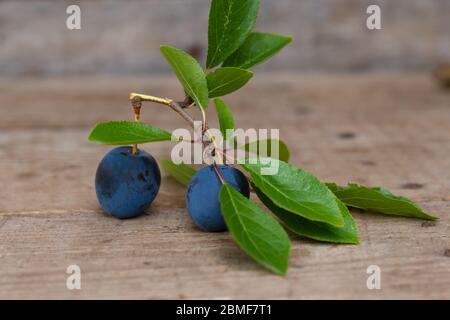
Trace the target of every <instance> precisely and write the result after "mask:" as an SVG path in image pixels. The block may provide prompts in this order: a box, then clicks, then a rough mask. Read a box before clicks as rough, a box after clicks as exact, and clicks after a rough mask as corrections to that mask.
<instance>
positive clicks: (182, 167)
mask: <svg viewBox="0 0 450 320" xmlns="http://www.w3.org/2000/svg"><path fill="white" fill-rule="evenodd" d="M159 162H160V164H161V166H162V168H163V169H164V171H165V172H166V173H167V174H169V175H170V176H172V177H173V178H174V179H175V180H177V181H178V182H179V183H181V184H182V185H184V186H186V187H187V186H188V185H189V182H190V181H191V179H192V177H193V176H194V175H195V173H196V172H197V171H196V170H195V169H194V167H192V166H190V165H187V164H184V163H181V164H175V163H173V162H172V160H169V159H163V160H160V161H159Z"/></svg>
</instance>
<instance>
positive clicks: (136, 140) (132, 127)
mask: <svg viewBox="0 0 450 320" xmlns="http://www.w3.org/2000/svg"><path fill="white" fill-rule="evenodd" d="M171 139H172V135H171V134H170V133H169V132H167V131H164V130H162V129H159V128H156V127H152V126H151V125H148V124H145V123H137V122H132V121H109V122H100V123H97V125H96V126H95V128H94V129H93V130H92V131H91V133H90V135H89V141H91V142H96V143H102V144H108V145H127V144H140V143H146V142H156V141H170V140H171Z"/></svg>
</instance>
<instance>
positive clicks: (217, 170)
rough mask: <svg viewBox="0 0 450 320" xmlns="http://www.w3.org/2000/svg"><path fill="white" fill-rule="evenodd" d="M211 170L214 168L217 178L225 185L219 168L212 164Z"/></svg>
mask: <svg viewBox="0 0 450 320" xmlns="http://www.w3.org/2000/svg"><path fill="white" fill-rule="evenodd" d="M213 168H214V171H215V172H216V174H217V176H218V177H219V180H220V182H221V183H222V184H225V183H226V181H225V178H224V177H223V175H222V172H220V170H219V167H218V166H217V163H216V162H214V163H213Z"/></svg>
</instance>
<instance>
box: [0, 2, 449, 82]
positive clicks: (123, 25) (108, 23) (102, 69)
mask: <svg viewBox="0 0 450 320" xmlns="http://www.w3.org/2000/svg"><path fill="white" fill-rule="evenodd" d="M69 4H79V5H80V7H81V21H82V29H81V30H75V31H71V30H68V29H67V28H66V24H65V23H66V17H67V14H66V8H67V6H68V5H69ZM370 4H378V5H380V7H381V10H382V26H383V29H382V30H380V31H369V30H368V29H367V28H366V18H367V14H366V9H367V7H368V6H369V5H370ZM208 10H209V0H128V1H118V0H96V1H92V0H82V1H72V0H64V1H62V0H34V1H24V0H19V1H17V0H3V1H0V76H14V77H20V76H24V75H32V76H55V75H57V76H61V75H66V76H68V75H74V74H75V75H79V74H96V75H98V74H107V75H111V74H128V75H132V74H140V75H143V74H149V73H152V72H166V71H168V70H169V69H168V66H167V63H166V62H165V61H164V59H163V57H162V56H161V55H160V53H159V45H160V44H169V45H172V46H176V47H179V48H182V49H185V50H188V51H191V52H199V51H200V52H203V54H204V53H205V50H206V44H207V22H208V21H207V20H208ZM449 16H450V1H448V0H427V1H424V0H276V1H274V0H261V9H260V16H259V19H258V23H257V26H256V29H257V30H261V31H272V32H279V33H285V34H291V35H293V36H294V37H295V39H296V41H295V42H294V44H292V45H291V47H290V49H289V50H285V51H284V52H283V53H281V54H280V55H279V56H277V57H276V58H275V59H273V60H272V61H271V62H270V63H269V64H266V65H264V66H261V67H259V68H258V70H283V71H303V72H305V71H321V72H324V71H325V72H330V71H332V72H335V71H347V72H348V71H351V72H354V71H377V70H403V71H404V70H414V71H419V70H422V71H423V70H429V69H432V68H433V67H434V66H435V65H436V64H438V63H440V62H444V61H450V19H449Z"/></svg>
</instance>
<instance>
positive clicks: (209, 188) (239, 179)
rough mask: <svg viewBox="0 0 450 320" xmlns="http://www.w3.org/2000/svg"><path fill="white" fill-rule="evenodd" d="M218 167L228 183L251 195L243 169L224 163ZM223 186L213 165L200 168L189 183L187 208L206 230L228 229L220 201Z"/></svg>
mask: <svg viewBox="0 0 450 320" xmlns="http://www.w3.org/2000/svg"><path fill="white" fill-rule="evenodd" d="M218 168H219V171H220V172H221V173H222V175H223V177H224V178H225V181H226V182H227V183H228V184H230V185H231V186H232V187H233V188H235V189H236V190H237V191H239V192H240V193H241V194H243V195H244V196H246V197H247V198H248V197H249V196H250V189H249V185H248V181H247V178H246V177H245V175H244V174H243V173H242V172H241V171H239V170H238V169H235V168H232V167H228V166H223V165H221V166H218ZM221 186H222V183H221V182H220V179H219V177H218V176H217V174H216V171H215V170H214V168H213V166H208V167H204V168H202V169H201V170H199V171H198V172H197V173H196V174H195V175H194V176H193V177H192V179H191V181H190V183H189V186H188V190H187V193H186V203H187V209H188V212H189V215H190V216H191V219H192V221H194V223H195V224H196V225H197V226H198V227H199V228H201V229H203V230H205V231H210V232H218V231H225V230H226V229H227V226H226V224H225V221H224V219H223V216H222V212H221V209H220V202H219V192H220V188H221Z"/></svg>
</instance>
